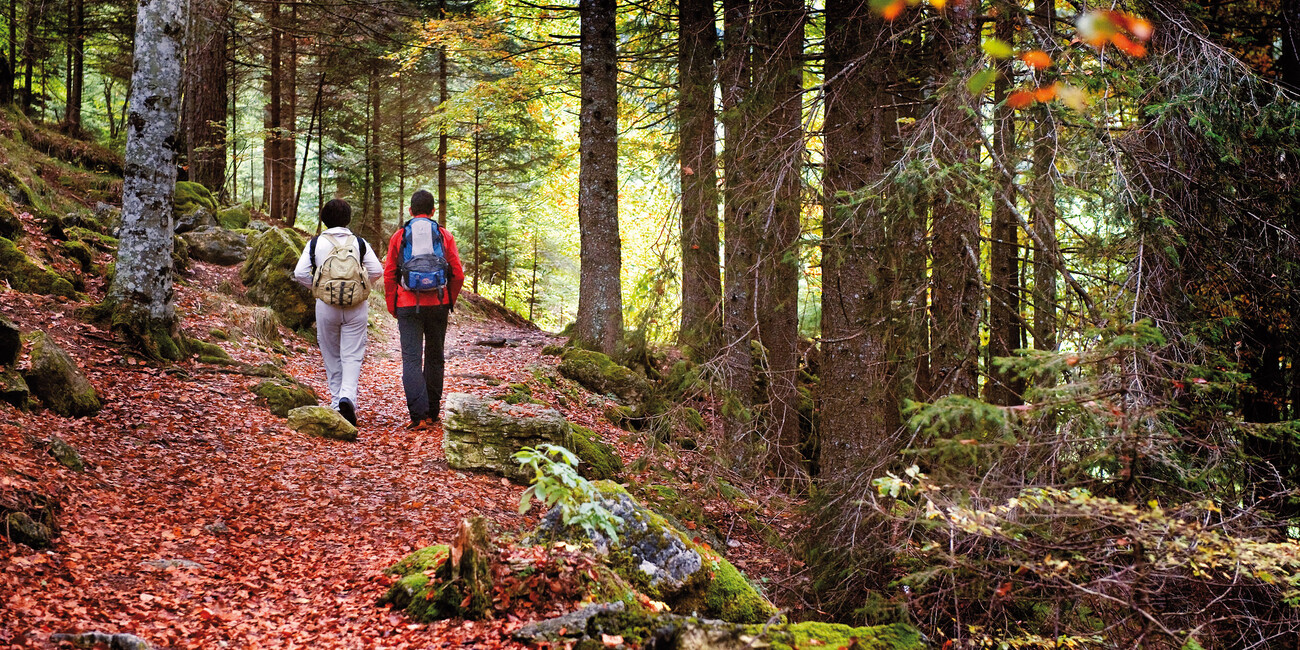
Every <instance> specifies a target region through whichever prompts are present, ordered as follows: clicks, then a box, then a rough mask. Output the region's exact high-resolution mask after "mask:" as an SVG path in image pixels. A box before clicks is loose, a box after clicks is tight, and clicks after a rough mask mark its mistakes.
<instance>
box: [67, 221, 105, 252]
mask: <svg viewBox="0 0 1300 650" xmlns="http://www.w3.org/2000/svg"><path fill="white" fill-rule="evenodd" d="M65 232H66V234H67V235H68V241H79V242H82V243H84V244H86V245H87V246H90V247H91V248H95V249H97V250H101V251H104V252H106V253H111V252H113V251H116V250H117V244H118V241H117V238H116V237H113V236H112V235H106V234H104V233H101V232H98V231H95V230H91V229H89V228H82V227H80V226H78V227H76V228H68V229H67V230H66V231H65Z"/></svg>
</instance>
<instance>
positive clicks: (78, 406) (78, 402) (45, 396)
mask: <svg viewBox="0 0 1300 650" xmlns="http://www.w3.org/2000/svg"><path fill="white" fill-rule="evenodd" d="M29 341H30V343H31V346H32V348H31V368H30V369H29V370H28V372H27V375H26V376H25V379H26V380H27V384H28V386H30V387H31V390H32V392H33V393H35V394H36V396H37V397H39V398H41V402H42V403H43V404H45V406H47V407H49V409H50V410H52V411H54V412H55V413H58V414H59V415H62V416H65V417H81V416H84V415H94V414H95V413H98V412H99V409H100V407H101V404H100V401H99V394H98V393H96V392H95V387H94V386H91V385H90V382H89V381H88V380H87V379H86V376H85V375H84V374H82V372H81V369H80V368H78V367H77V364H76V362H75V361H73V360H72V357H70V356H68V353H67V352H65V351H64V350H63V348H61V347H59V346H58V344H57V343H55V342H54V340H53V339H51V338H50V337H49V335H47V334H46V333H45V332H34V333H32V334H31V335H30V337H29Z"/></svg>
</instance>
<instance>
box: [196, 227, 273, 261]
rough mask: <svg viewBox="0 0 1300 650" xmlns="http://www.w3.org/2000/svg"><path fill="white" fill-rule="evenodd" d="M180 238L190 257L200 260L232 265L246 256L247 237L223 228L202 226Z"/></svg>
mask: <svg viewBox="0 0 1300 650" xmlns="http://www.w3.org/2000/svg"><path fill="white" fill-rule="evenodd" d="M181 238H182V239H183V240H185V243H187V244H189V251H190V257H193V258H194V259H196V260H199V261H200V262H210V263H212V264H219V265H221V266H234V265H235V264H238V263H240V262H242V261H244V259H245V258H246V257H248V238H246V237H245V236H243V235H241V234H239V233H236V232H231V231H229V230H226V229H224V228H218V227H215V226H204V227H201V228H196V229H194V230H191V231H189V232H187V233H185V234H183V235H181ZM295 263H296V260H295Z"/></svg>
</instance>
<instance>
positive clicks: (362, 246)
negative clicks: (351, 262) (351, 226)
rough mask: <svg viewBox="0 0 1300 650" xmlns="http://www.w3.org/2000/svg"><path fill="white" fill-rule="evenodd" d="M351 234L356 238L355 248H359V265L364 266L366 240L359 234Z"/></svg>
mask: <svg viewBox="0 0 1300 650" xmlns="http://www.w3.org/2000/svg"><path fill="white" fill-rule="evenodd" d="M352 236H353V237H356V238H357V248H359V249H360V250H361V257H360V258H359V259H360V260H361V266H362V267H364V266H365V265H366V240H364V239H362V238H361V235H352Z"/></svg>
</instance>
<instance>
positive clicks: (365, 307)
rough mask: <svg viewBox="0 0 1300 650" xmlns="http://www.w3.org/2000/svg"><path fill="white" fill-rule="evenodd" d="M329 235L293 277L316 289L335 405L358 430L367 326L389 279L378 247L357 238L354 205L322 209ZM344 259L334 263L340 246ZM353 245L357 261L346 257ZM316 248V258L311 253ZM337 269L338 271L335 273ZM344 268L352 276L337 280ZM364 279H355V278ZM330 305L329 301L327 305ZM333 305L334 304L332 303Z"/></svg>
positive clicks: (337, 202) (316, 241)
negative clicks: (382, 282)
mask: <svg viewBox="0 0 1300 650" xmlns="http://www.w3.org/2000/svg"><path fill="white" fill-rule="evenodd" d="M320 221H321V224H322V225H324V226H325V227H326V230H325V232H322V233H321V234H320V235H318V236H316V237H315V238H313V239H312V241H311V242H308V244H307V245H306V246H304V247H303V250H302V256H301V257H299V258H298V266H297V268H295V269H294V271H293V275H294V278H296V279H297V280H298V282H301V283H302V284H304V285H306V286H308V287H311V288H312V293H313V294H314V295H315V296H316V341H317V342H318V343H319V344H320V354H321V357H322V358H323V359H324V361H325V377H326V379H327V380H328V382H329V389H330V405H331V406H333V407H334V408H335V409H338V412H339V414H340V415H342V416H343V417H344V418H346V419H347V420H348V421H349V422H351V423H352V424H353V425H354V426H355V425H356V423H357V381H358V380H359V379H360V378H361V360H362V359H363V358H364V357H365V356H366V323H367V317H368V315H369V314H368V312H369V304H368V301H367V300H366V297H367V296H368V295H369V294H370V287H371V286H373V284H374V283H375V281H376V280H378V279H379V278H380V277H382V276H383V275H384V267H383V265H382V264H380V263H379V257H378V256H377V255H375V249H374V247H372V246H369V245H367V244H366V242H365V240H364V239H362V238H360V237H358V236H356V235H354V234H352V231H351V230H348V227H347V226H348V224H349V223H351V222H352V206H350V205H348V202H347V201H344V200H343V199H333V200H331V201H330V202H328V203H326V204H325V207H323V208H321V211H320ZM340 246H341V247H343V250H342V251H340V256H336V257H334V258H333V259H331V255H332V254H333V253H334V249H335V248H336V247H340ZM349 247H352V248H355V251H356V256H357V257H359V258H360V260H359V261H360V262H361V267H360V268H357V267H356V265H355V262H356V261H357V260H356V259H351V260H349V259H347V257H346V256H345V253H346V251H347V249H348V248H349ZM313 248H315V258H314V259H313V257H312V249H313ZM331 269H333V271H331ZM339 269H350V270H351V271H352V273H351V274H350V275H351V276H352V277H336V276H338V275H339V273H340V271H339ZM359 275H360V276H365V277H356V276H359ZM327 301H329V302H327ZM331 303H334V304H331Z"/></svg>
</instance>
